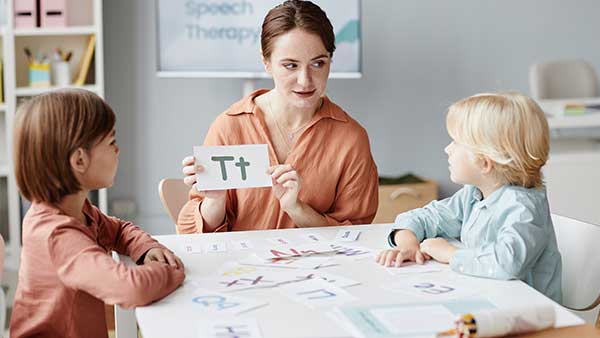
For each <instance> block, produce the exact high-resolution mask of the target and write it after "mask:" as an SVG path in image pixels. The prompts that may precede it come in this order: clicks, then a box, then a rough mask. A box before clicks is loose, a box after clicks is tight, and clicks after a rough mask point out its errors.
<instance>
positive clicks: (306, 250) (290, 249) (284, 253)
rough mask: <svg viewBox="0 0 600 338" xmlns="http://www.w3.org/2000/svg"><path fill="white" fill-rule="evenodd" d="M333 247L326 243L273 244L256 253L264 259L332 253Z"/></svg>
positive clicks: (333, 251)
mask: <svg viewBox="0 0 600 338" xmlns="http://www.w3.org/2000/svg"><path fill="white" fill-rule="evenodd" d="M334 253H335V249H333V248H331V247H330V246H329V245H327V244H321V243H310V244H304V245H299V246H292V245H290V246H280V245H279V246H274V247H271V248H267V249H266V250H260V251H259V252H257V255H258V256H259V257H261V258H263V259H265V260H270V259H275V258H283V257H301V256H318V255H321V256H322V255H325V254H334Z"/></svg>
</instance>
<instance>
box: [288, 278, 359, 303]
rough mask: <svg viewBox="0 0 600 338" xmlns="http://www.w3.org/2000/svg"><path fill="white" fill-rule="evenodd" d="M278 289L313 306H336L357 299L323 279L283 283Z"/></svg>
mask: <svg viewBox="0 0 600 338" xmlns="http://www.w3.org/2000/svg"><path fill="white" fill-rule="evenodd" d="M278 290H280V292H281V293H283V294H284V295H285V296H286V297H288V298H290V299H292V300H293V301H296V302H299V303H302V304H304V305H306V306H308V307H311V308H319V307H326V306H334V305H339V304H343V303H347V302H351V301H354V300H356V299H357V298H356V297H354V296H353V295H351V294H350V293H348V291H346V290H344V289H342V288H340V287H338V286H336V285H335V284H334V283H328V282H327V281H325V280H322V279H310V280H307V281H303V282H299V283H290V284H286V285H282V286H281V287H280V288H278Z"/></svg>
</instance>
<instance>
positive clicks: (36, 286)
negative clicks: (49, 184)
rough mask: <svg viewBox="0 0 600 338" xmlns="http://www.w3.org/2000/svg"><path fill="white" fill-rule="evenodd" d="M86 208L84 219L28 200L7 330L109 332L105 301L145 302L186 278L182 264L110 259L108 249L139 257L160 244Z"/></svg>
mask: <svg viewBox="0 0 600 338" xmlns="http://www.w3.org/2000/svg"><path fill="white" fill-rule="evenodd" d="M83 212H84V214H85V216H86V218H87V219H88V220H89V225H85V224H82V223H81V222H80V221H78V220H77V219H75V218H73V217H70V216H67V215H65V214H64V213H63V212H62V211H61V210H60V209H58V208H56V207H55V206H52V205H50V204H47V203H33V204H32V205H31V208H30V209H29V211H27V215H26V216H25V218H24V219H23V249H22V250H21V267H20V268H19V282H18V286H17V290H16V292H15V300H14V305H13V312H12V317H11V320H10V336H11V337H13V338H19V337H68V338H78V337H81V338H84V337H85V338H100V337H107V329H106V320H105V318H104V303H107V304H119V305H121V306H123V307H126V308H130V307H134V306H140V305H145V304H148V303H150V302H152V301H154V300H157V299H160V298H162V297H164V296H166V295H168V294H169V293H171V292H172V291H173V290H175V289H176V288H177V287H178V286H179V285H180V284H181V283H182V282H183V279H184V278H185V276H184V272H183V269H175V268H173V267H171V266H169V265H167V264H164V263H158V262H150V263H148V264H144V265H140V266H127V265H125V264H123V263H117V262H115V261H114V260H113V259H112V257H111V256H110V255H109V254H108V251H109V250H115V251H117V252H118V253H120V254H125V255H128V256H130V257H131V258H132V259H133V260H134V261H136V262H137V261H138V260H140V259H141V258H142V257H143V255H144V254H145V253H146V252H147V251H148V250H150V249H152V248H164V246H162V245H161V244H159V243H158V242H157V241H155V240H154V239H152V238H151V237H150V236H149V235H148V234H147V233H145V232H144V231H143V230H141V229H140V228H138V227H137V226H135V225H133V224H131V223H129V222H124V221H121V220H119V219H116V218H114V217H109V216H106V215H104V214H103V213H102V212H101V211H100V210H98V209H97V208H96V207H94V206H92V205H91V204H90V203H89V201H86V203H85V206H84V208H83Z"/></svg>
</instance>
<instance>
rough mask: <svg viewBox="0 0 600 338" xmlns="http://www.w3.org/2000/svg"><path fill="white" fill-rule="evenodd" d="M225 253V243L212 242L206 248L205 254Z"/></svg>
mask: <svg viewBox="0 0 600 338" xmlns="http://www.w3.org/2000/svg"><path fill="white" fill-rule="evenodd" d="M225 251H227V243H225V242H212V243H208V245H207V246H206V252H209V253H216V252H225Z"/></svg>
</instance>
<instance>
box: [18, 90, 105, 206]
mask: <svg viewBox="0 0 600 338" xmlns="http://www.w3.org/2000/svg"><path fill="white" fill-rule="evenodd" d="M114 126H115V113H114V112H113V110H112V109H111V108H110V106H109V105H108V104H107V103H106V102H104V100H102V98H100V97H99V96H98V95H96V94H94V93H92V92H89V91H85V90H77V89H67V90H60V91H53V92H50V93H47V94H42V95H39V96H36V97H34V98H32V99H31V100H29V101H27V102H26V103H24V104H23V105H22V106H21V107H20V108H19V110H18V111H17V120H16V123H15V135H14V163H15V174H16V180H17V185H18V186H19V190H20V191H21V194H22V195H23V197H25V198H27V199H28V200H30V201H38V202H48V203H52V204H56V203H58V202H60V200H61V199H62V198H63V197H64V196H66V195H69V194H72V193H75V192H78V191H80V190H81V186H80V184H79V181H78V180H77V178H76V177H75V175H74V173H73V171H72V170H71V164H70V161H69V158H70V156H71V154H73V152H74V151H76V150H77V149H78V148H83V149H85V150H90V149H91V148H92V147H93V146H94V145H96V144H97V143H98V142H100V141H101V140H102V139H103V138H104V137H106V136H107V135H108V134H109V133H110V132H111V131H112V129H113V128H114Z"/></svg>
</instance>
